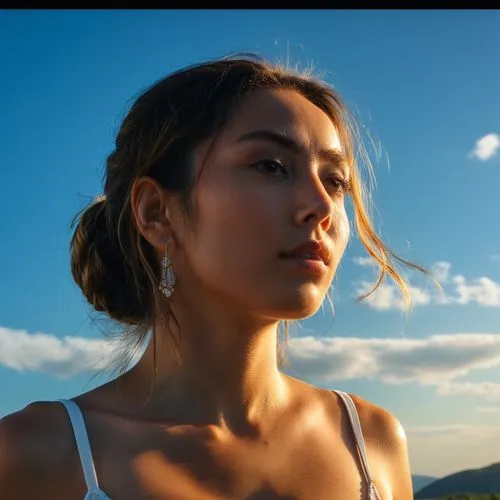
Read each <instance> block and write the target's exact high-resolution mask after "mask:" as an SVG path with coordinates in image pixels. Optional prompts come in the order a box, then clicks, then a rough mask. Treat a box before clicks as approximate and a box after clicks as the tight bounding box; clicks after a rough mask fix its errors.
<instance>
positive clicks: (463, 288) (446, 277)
mask: <svg viewBox="0 0 500 500" xmlns="http://www.w3.org/2000/svg"><path fill="white" fill-rule="evenodd" d="M358 259H360V258H358ZM362 265H366V264H362ZM432 271H433V273H434V276H435V277H436V279H437V280H438V281H439V282H440V284H441V285H442V287H443V291H442V292H441V291H440V290H438V289H437V288H435V287H434V286H433V285H432V284H430V283H429V286H428V288H422V287H419V286H413V285H412V286H410V287H409V289H410V295H411V297H412V303H413V306H414V307H418V306H425V305H431V304H435V305H447V304H457V305H466V304H477V305H480V306H482V307H500V283H497V282H496V281H494V280H492V279H491V278H487V277H485V276H482V277H479V278H473V279H469V280H468V279H466V278H465V277H464V276H462V275H460V274H457V275H452V273H451V264H450V263H449V262H446V261H440V262H436V263H435V264H434V265H433V266H432ZM372 286H373V284H372V283H370V282H368V281H366V280H361V281H359V282H358V283H357V284H356V290H355V294H356V296H359V295H363V294H364V293H366V292H368V291H369V290H370V289H371V288H372ZM366 304H367V305H368V306H369V307H371V308H372V309H377V310H380V311H386V310H393V309H397V310H403V309H404V303H403V298H402V295H401V292H400V291H399V289H398V288H397V287H396V285H394V284H393V283H390V282H385V283H383V284H382V285H381V286H380V287H379V288H378V289H377V290H376V291H375V292H374V293H373V294H372V295H371V296H370V297H369V298H368V299H367V300H366Z"/></svg>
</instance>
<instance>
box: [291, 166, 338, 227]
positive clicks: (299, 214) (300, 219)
mask: <svg viewBox="0 0 500 500" xmlns="http://www.w3.org/2000/svg"><path fill="white" fill-rule="evenodd" d="M296 200H297V203H296V208H295V210H294V215H293V219H294V223H295V224H297V225H299V226H303V225H307V224H310V225H312V226H314V225H320V226H321V227H322V229H323V230H325V231H327V230H328V229H330V225H331V223H332V214H333V210H334V203H333V200H332V197H331V196H330V194H329V193H328V191H327V190H326V189H325V186H324V185H323V183H322V182H321V180H320V179H319V178H318V177H317V176H316V175H315V176H312V175H308V176H307V178H306V176H304V177H303V178H302V179H300V181H298V182H297V197H296Z"/></svg>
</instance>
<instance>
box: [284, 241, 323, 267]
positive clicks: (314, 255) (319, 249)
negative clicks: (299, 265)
mask: <svg viewBox="0 0 500 500" xmlns="http://www.w3.org/2000/svg"><path fill="white" fill-rule="evenodd" d="M279 256H280V257H281V258H283V259H292V260H293V259H296V260H305V261H312V262H319V263H322V264H324V265H325V266H328V265H329V264H330V262H331V260H332V256H331V252H330V250H329V248H328V247H327V246H326V245H325V243H323V242H322V241H317V240H309V241H306V242H305V243H302V244H300V245H297V246H296V247H295V248H293V249H292V250H289V251H286V252H282V253H280V255H279Z"/></svg>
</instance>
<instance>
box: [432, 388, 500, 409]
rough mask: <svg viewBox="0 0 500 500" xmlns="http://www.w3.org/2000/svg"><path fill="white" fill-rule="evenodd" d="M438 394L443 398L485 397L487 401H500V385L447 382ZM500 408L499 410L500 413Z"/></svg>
mask: <svg viewBox="0 0 500 500" xmlns="http://www.w3.org/2000/svg"><path fill="white" fill-rule="evenodd" d="M438 393H439V394H441V395H442V396H457V395H468V396H469V395H472V396H483V397H484V398H485V399H487V400H499V399H500V383H498V382H489V381H484V382H469V381H460V382H445V383H443V384H441V385H440V386H439V389H438ZM499 410H500V408H497V411H499Z"/></svg>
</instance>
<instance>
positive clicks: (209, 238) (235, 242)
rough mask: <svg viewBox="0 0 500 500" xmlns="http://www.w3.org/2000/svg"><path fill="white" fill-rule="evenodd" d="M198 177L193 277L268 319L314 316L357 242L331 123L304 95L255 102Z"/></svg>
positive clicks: (209, 153) (287, 93) (185, 242)
mask: <svg viewBox="0 0 500 500" xmlns="http://www.w3.org/2000/svg"><path fill="white" fill-rule="evenodd" d="M195 169H197V170H198V171H199V172H201V175H200V178H199V181H198V184H197V185H196V187H195V189H194V191H193V196H194V201H195V217H194V222H193V225H192V227H191V229H190V230H189V231H186V232H183V234H181V235H180V236H181V238H180V243H181V247H182V253H183V256H182V257H183V258H182V262H183V265H187V266H189V267H190V270H189V271H190V272H189V274H190V275H194V276H195V277H196V279H197V281H198V283H201V285H202V286H203V287H204V288H206V289H207V290H208V291H212V292H215V293H217V294H218V295H219V296H222V297H224V298H226V299H228V300H230V301H231V303H233V304H236V305H237V306H238V307H241V308H242V309H243V310H246V311H249V312H250V313H252V314H256V315H258V316H260V317H265V318H269V319H299V318H304V317H307V316H310V315H311V314H314V313H315V312H316V311H317V310H318V308H319V307H320V305H321V303H322V301H323V299H324V297H325V295H326V293H327V291H328V287H329V286H330V284H331V281H332V279H333V277H334V274H335V270H336V268H337V265H338V263H339V261H340V259H341V257H342V254H343V253H344V250H345V247H346V244H347V241H348V238H349V224H348V220H347V216H346V212H345V208H344V196H345V192H344V191H345V184H346V182H347V181H348V179H349V171H348V166H347V165H346V163H345V161H343V155H342V147H341V144H340V140H339V136H338V133H337V131H336V129H335V127H334V125H333V124H332V122H331V120H330V119H329V117H328V116H327V115H326V114H325V113H324V112H323V111H322V110H320V109H319V108H318V107H316V106H315V105H314V104H312V103H311V102H310V101H308V100H307V99H306V98H304V97H303V96H302V95H300V94H299V93H297V92H295V91H291V90H274V89H273V90H258V91H254V92H251V93H249V94H247V96H246V97H245V98H244V99H243V101H242V102H241V104H240V105H239V106H238V108H237V109H236V110H235V111H234V112H233V113H232V115H231V118H230V119H229V121H228V122H227V124H226V126H225V127H224V129H223V130H222V132H221V133H220V134H218V135H217V138H216V140H215V141H214V142H213V143H212V144H211V145H210V146H207V145H204V146H201V147H200V148H199V150H198V151H197V152H196V154H195ZM312 240H315V241H316V242H318V243H319V245H318V244H316V245H315V244H314V243H311V241H312ZM308 242H309V243H308ZM301 245H305V246H303V247H302V248H300V246H301ZM178 274H179V286H182V274H183V273H182V269H178ZM185 293H186V294H189V291H188V290H185Z"/></svg>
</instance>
